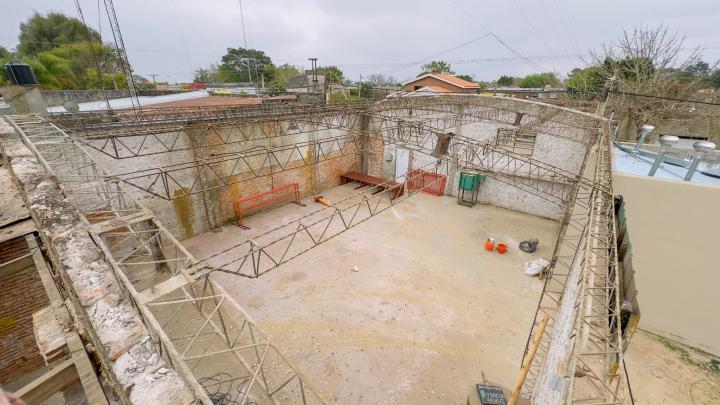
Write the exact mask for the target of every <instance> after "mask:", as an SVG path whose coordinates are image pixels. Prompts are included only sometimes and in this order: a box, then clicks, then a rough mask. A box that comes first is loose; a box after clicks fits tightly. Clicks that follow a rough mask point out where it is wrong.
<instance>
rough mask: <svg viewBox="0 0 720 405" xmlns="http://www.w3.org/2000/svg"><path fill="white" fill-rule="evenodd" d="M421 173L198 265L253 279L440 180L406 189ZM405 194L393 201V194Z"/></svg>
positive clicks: (433, 167) (443, 166) (441, 169)
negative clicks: (400, 190) (398, 189)
mask: <svg viewBox="0 0 720 405" xmlns="http://www.w3.org/2000/svg"><path fill="white" fill-rule="evenodd" d="M420 169H421V170H425V171H431V172H433V173H436V174H439V173H440V174H441V173H445V174H447V169H448V165H447V163H443V162H441V161H438V162H435V163H430V164H427V165H425V166H423V167H422V168H420ZM421 176H422V173H420V174H416V175H415V176H412V175H408V176H405V179H404V180H403V181H402V182H399V183H397V182H395V180H398V179H397V178H396V179H393V180H388V181H387V182H385V183H383V184H381V185H378V186H374V187H369V188H367V189H365V190H364V191H362V192H359V193H356V194H353V195H351V196H349V197H346V198H344V199H342V200H340V201H336V202H333V206H332V207H323V208H320V209H318V210H316V211H314V212H312V213H309V214H307V215H305V216H303V217H300V218H298V219H297V220H294V221H291V222H289V223H287V224H284V225H281V226H279V227H276V228H274V229H271V230H268V231H267V232H265V233H263V234H261V235H259V236H256V237H253V238H252V239H248V240H245V241H243V242H240V243H238V244H236V245H234V246H231V247H229V248H227V249H224V250H222V251H220V252H218V253H215V254H213V255H211V256H209V257H206V258H204V259H202V261H201V262H200V264H201V265H204V266H205V267H206V268H205V269H204V271H206V272H210V271H221V272H226V273H231V274H235V275H238V276H243V277H248V278H257V277H259V276H261V275H263V274H265V273H267V272H269V271H271V270H274V269H275V268H277V267H279V266H281V265H282V264H284V263H287V262H288V261H290V260H292V259H293V258H295V257H297V256H299V255H301V254H303V253H305V252H307V251H308V250H310V249H312V248H314V247H317V246H319V245H321V244H323V243H325V242H327V241H328V240H330V239H332V238H334V237H335V236H337V235H339V234H341V233H343V232H345V231H347V230H349V229H350V228H353V227H355V226H357V225H358V224H360V223H362V222H365V221H366V220H368V219H370V218H372V217H374V216H376V215H378V214H380V213H382V212H384V211H386V210H388V209H390V208H392V207H394V206H395V205H397V204H399V203H401V202H403V201H405V200H406V199H408V198H410V197H412V196H413V195H415V194H417V193H418V192H421V191H422V190H424V189H426V188H429V187H432V186H433V185H434V184H435V183H437V182H438V181H439V179H440V177H437V178H436V179H435V180H434V181H432V182H429V183H426V184H424V186H423V187H422V188H419V189H413V190H411V189H410V187H407V185H408V184H413V183H415V184H420V182H419V181H418V179H419V177H421ZM397 188H403V189H404V193H403V195H402V196H400V197H398V198H393V195H394V190H395V189H397Z"/></svg>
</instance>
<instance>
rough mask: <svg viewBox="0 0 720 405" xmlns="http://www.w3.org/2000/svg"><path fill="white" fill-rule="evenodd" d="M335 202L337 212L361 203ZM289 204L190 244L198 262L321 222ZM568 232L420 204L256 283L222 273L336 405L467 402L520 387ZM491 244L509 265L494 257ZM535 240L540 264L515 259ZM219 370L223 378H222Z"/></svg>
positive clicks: (532, 221) (342, 190)
mask: <svg viewBox="0 0 720 405" xmlns="http://www.w3.org/2000/svg"><path fill="white" fill-rule="evenodd" d="M355 186H356V185H355V184H353V183H351V184H347V185H344V186H339V187H334V188H332V189H330V190H326V191H325V192H324V193H323V194H324V196H325V198H326V199H328V200H329V201H330V202H332V201H333V200H335V201H337V200H339V199H341V198H343V197H345V196H349V195H351V194H353V193H357V191H355V190H353V188H354V187H355ZM303 202H304V203H306V204H307V206H306V207H299V206H297V205H295V204H288V205H285V206H282V207H280V208H277V209H274V210H271V211H268V212H264V213H261V214H258V215H254V216H251V217H250V218H248V219H247V220H246V222H245V223H246V225H248V226H249V227H250V229H249V230H243V229H241V228H239V227H237V226H234V225H226V226H224V227H223V228H222V230H221V231H220V232H208V233H205V234H202V235H198V236H196V237H194V238H191V239H188V240H185V241H184V242H183V244H184V245H185V246H186V247H188V248H189V249H190V251H191V252H192V253H193V254H195V255H196V257H199V258H203V257H206V256H208V255H210V254H212V253H214V252H217V251H220V250H222V249H224V248H227V247H229V246H232V245H233V244H236V243H238V242H241V241H243V240H245V239H247V238H252V237H254V236H256V235H259V234H261V233H263V232H264V231H266V230H268V229H272V228H275V227H276V226H278V225H279V224H282V223H287V222H290V221H292V220H295V219H297V218H298V217H300V216H302V215H303V214H304V213H307V212H310V211H313V210H316V209H317V208H318V203H316V202H314V201H313V200H312V198H305V199H304V200H303ZM558 227H559V224H558V223H557V222H556V221H552V220H548V219H543V218H539V217H536V216H531V215H526V214H522V213H518V212H515V211H510V210H506V209H502V208H497V207H494V206H488V205H476V206H475V207H474V208H468V207H465V206H461V205H458V204H457V202H456V200H455V199H454V198H452V197H436V196H430V195H426V194H418V195H415V196H413V197H412V198H410V199H408V200H407V201H404V202H402V203H401V204H398V205H397V206H395V207H393V208H391V209H390V210H388V211H385V212H383V213H381V214H379V215H378V216H376V217H374V218H371V219H369V220H367V221H366V222H364V223H362V224H360V225H358V226H357V227H354V228H352V229H350V230H349V231H347V232H345V233H343V234H341V235H339V236H337V237H335V238H333V239H331V240H329V241H328V242H326V243H324V244H322V245H321V246H319V247H317V248H315V249H312V250H310V251H309V252H307V253H305V254H302V255H301V256H299V257H298V258H296V259H294V260H292V261H290V262H288V263H286V264H284V265H282V266H280V267H279V268H277V269H275V270H273V271H272V272H270V273H268V274H265V275H263V276H261V277H260V278H258V279H247V278H242V277H238V276H235V275H231V274H224V273H218V272H216V273H214V275H213V277H215V279H216V280H217V281H218V282H219V283H221V284H222V285H223V287H224V288H225V289H226V290H227V291H228V292H229V293H230V294H231V295H232V296H233V297H234V298H235V299H236V300H237V301H238V302H239V303H240V304H241V305H242V306H244V307H245V308H246V309H247V310H248V312H249V313H250V315H251V316H252V317H253V318H254V319H255V321H256V322H257V323H258V326H259V327H260V328H261V329H263V330H264V331H265V333H267V334H268V335H269V338H270V339H271V340H273V341H274V342H275V343H276V344H277V345H278V346H279V347H281V348H283V350H284V352H285V354H286V355H287V356H288V357H289V358H290V360H291V361H293V362H294V363H295V364H296V365H297V366H299V367H300V369H301V370H303V371H304V372H305V373H306V374H307V375H308V377H309V379H310V380H311V381H312V382H314V383H315V385H316V386H318V387H319V388H320V390H321V391H322V394H324V396H325V397H326V398H328V399H330V400H331V401H332V402H334V403H425V404H437V403H457V404H460V403H463V404H464V403H465V400H466V399H467V395H468V390H469V388H470V386H471V385H472V384H474V383H479V382H481V372H484V373H485V375H486V376H487V378H488V380H489V381H492V382H496V383H499V384H502V385H503V386H506V387H508V386H512V384H513V382H514V381H515V378H516V377H517V374H518V370H519V367H520V362H521V360H522V354H523V349H524V347H525V342H526V339H527V337H528V336H527V333H528V332H527V331H528V330H529V327H530V324H531V323H532V320H533V315H534V313H535V307H536V305H537V302H538V298H539V294H540V292H541V289H542V281H540V280H539V279H538V278H537V277H528V276H526V275H523V273H522V265H523V263H524V262H525V261H528V260H533V259H534V258H536V257H546V258H548V257H550V255H551V254H552V248H553V244H554V242H555V235H556V232H557V230H558ZM489 237H494V238H496V239H497V240H498V242H504V243H506V244H507V245H508V247H509V251H508V253H507V254H505V255H501V254H498V253H495V252H487V251H485V250H484V248H483V245H484V242H485V240H486V239H487V238H489ZM529 238H538V239H540V246H539V249H538V251H537V252H536V253H535V254H528V253H524V252H522V251H520V250H518V248H517V246H518V244H519V242H520V241H522V240H525V239H529ZM219 371H220V370H219Z"/></svg>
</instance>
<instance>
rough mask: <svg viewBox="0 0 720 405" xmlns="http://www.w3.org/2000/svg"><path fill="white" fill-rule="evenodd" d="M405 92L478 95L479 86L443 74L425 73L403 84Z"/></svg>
mask: <svg viewBox="0 0 720 405" xmlns="http://www.w3.org/2000/svg"><path fill="white" fill-rule="evenodd" d="M403 88H404V89H405V91H407V92H411V91H418V90H422V91H423V92H427V93H479V92H480V85H479V84H477V83H473V82H469V81H467V80H463V79H461V78H459V77H457V76H453V75H448V74H445V73H427V74H424V75H422V76H420V77H418V78H415V79H413V80H410V81H409V82H406V83H403Z"/></svg>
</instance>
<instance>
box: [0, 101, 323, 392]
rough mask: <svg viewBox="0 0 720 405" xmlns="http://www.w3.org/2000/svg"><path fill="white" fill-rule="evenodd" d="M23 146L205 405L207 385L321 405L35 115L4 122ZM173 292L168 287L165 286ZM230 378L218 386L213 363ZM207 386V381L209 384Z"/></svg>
mask: <svg viewBox="0 0 720 405" xmlns="http://www.w3.org/2000/svg"><path fill="white" fill-rule="evenodd" d="M10 121H11V122H12V123H13V124H14V126H15V127H16V128H17V129H18V130H19V132H20V134H21V136H22V138H23V141H24V142H25V143H26V144H27V145H28V146H29V147H30V148H31V149H33V151H34V152H35V153H36V155H37V156H38V159H39V160H40V161H41V162H42V164H43V166H44V167H45V168H46V170H48V171H49V172H50V173H53V174H54V175H55V176H56V177H57V179H58V181H59V182H60V184H61V185H62V187H63V191H64V193H65V194H66V196H67V197H68V198H69V199H70V200H71V201H72V202H73V203H75V204H76V206H77V207H78V210H79V211H80V212H81V213H82V214H83V218H84V219H85V220H86V223H87V228H88V231H89V232H90V235H91V236H92V237H93V239H94V240H95V242H96V244H97V245H98V246H99V247H100V248H101V249H102V251H103V252H104V254H105V257H106V259H107V261H108V262H109V263H110V264H111V266H112V268H113V270H114V272H115V274H116V276H117V278H118V280H119V281H120V282H121V283H122V284H123V286H124V288H125V289H126V290H127V292H128V294H129V296H130V298H131V301H132V302H133V304H134V305H135V306H136V307H137V309H138V310H139V312H140V313H141V315H142V318H143V321H144V322H145V324H146V327H147V329H148V330H149V331H150V334H151V337H152V340H153V342H154V343H155V344H157V345H158V347H159V352H160V353H162V356H163V357H164V358H165V360H166V361H167V362H168V363H169V364H171V365H172V366H173V367H175V369H176V370H177V371H178V373H179V374H180V375H181V376H182V377H183V378H184V379H185V381H186V382H187V383H188V385H189V386H190V387H191V388H192V389H193V391H194V393H195V396H196V398H197V399H198V400H200V401H201V402H203V403H206V404H210V403H212V402H211V399H210V398H209V396H208V394H207V392H208V391H212V389H211V387H208V386H207V385H205V386H203V385H202V384H201V382H205V383H206V384H217V383H222V384H226V385H227V384H230V385H231V386H232V388H233V393H234V399H235V400H237V401H239V402H240V403H273V404H278V403H280V402H289V403H302V404H307V403H327V401H326V400H325V399H324V398H323V397H322V396H321V395H320V394H319V393H318V391H317V390H316V389H314V388H313V387H312V386H311V385H310V384H309V382H308V381H307V379H306V378H305V377H304V376H303V375H302V374H301V373H300V372H299V371H298V370H297V369H296V368H295V367H294V366H293V365H292V364H291V363H290V362H289V361H287V359H285V358H284V357H283V356H282V354H281V353H280V352H279V351H278V349H277V348H276V347H275V346H274V345H273V344H272V343H271V342H269V341H268V340H267V339H266V338H265V337H264V335H262V334H261V333H260V332H259V330H258V329H257V327H256V326H255V324H254V323H253V321H252V320H251V319H250V317H249V316H248V315H247V313H245V311H244V310H243V309H242V308H241V307H240V306H239V305H238V304H237V303H236V302H235V301H234V300H233V299H232V298H231V297H230V296H229V295H227V293H225V291H224V290H223V289H222V287H220V286H219V285H217V284H216V283H215V282H213V281H212V280H210V279H209V278H206V277H202V276H200V275H199V274H198V272H197V268H198V265H197V260H196V259H195V258H194V257H193V256H192V255H191V254H190V253H189V252H188V251H187V250H186V249H185V248H184V247H183V246H182V244H180V243H179V242H178V241H177V240H176V239H175V238H174V237H173V236H172V235H171V234H170V233H169V232H168V231H167V230H166V229H165V228H164V227H163V226H162V225H161V224H160V223H159V222H158V221H157V220H156V219H155V218H154V217H153V215H152V212H150V211H149V210H148V209H147V208H145V207H143V206H142V205H141V204H139V203H138V202H137V201H136V200H134V199H133V198H132V197H131V196H130V194H129V193H127V191H126V190H124V188H123V187H122V186H121V185H120V183H119V182H117V181H116V180H114V179H113V178H112V176H110V173H108V172H107V171H105V169H104V168H103V167H102V166H100V164H98V163H97V162H96V161H94V160H93V159H92V158H91V157H90V155H89V154H87V152H86V151H85V150H84V149H83V147H82V146H81V145H80V144H79V143H78V142H76V141H73V140H72V139H71V138H70V137H69V136H67V135H66V134H65V133H64V132H63V131H62V130H60V129H59V128H58V127H56V126H55V125H53V124H51V123H50V122H48V121H45V120H44V119H43V118H41V117H39V116H32V115H31V116H11V117H10ZM168 280H173V281H174V282H176V284H175V285H173V286H172V287H169V285H168V283H167V281H168ZM220 358H222V360H223V363H222V364H223V371H225V372H226V373H227V374H228V376H229V377H227V378H225V379H223V380H222V381H219V382H218V381H217V378H216V377H215V376H214V374H215V373H216V372H217V361H218V359H220ZM213 381H214V382H213Z"/></svg>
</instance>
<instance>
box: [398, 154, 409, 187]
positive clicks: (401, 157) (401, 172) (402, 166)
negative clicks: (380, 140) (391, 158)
mask: <svg viewBox="0 0 720 405" xmlns="http://www.w3.org/2000/svg"><path fill="white" fill-rule="evenodd" d="M409 163H410V151H409V150H407V149H402V148H397V149H395V181H397V182H398V183H402V182H404V181H405V175H406V174H407V172H408V165H409Z"/></svg>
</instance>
